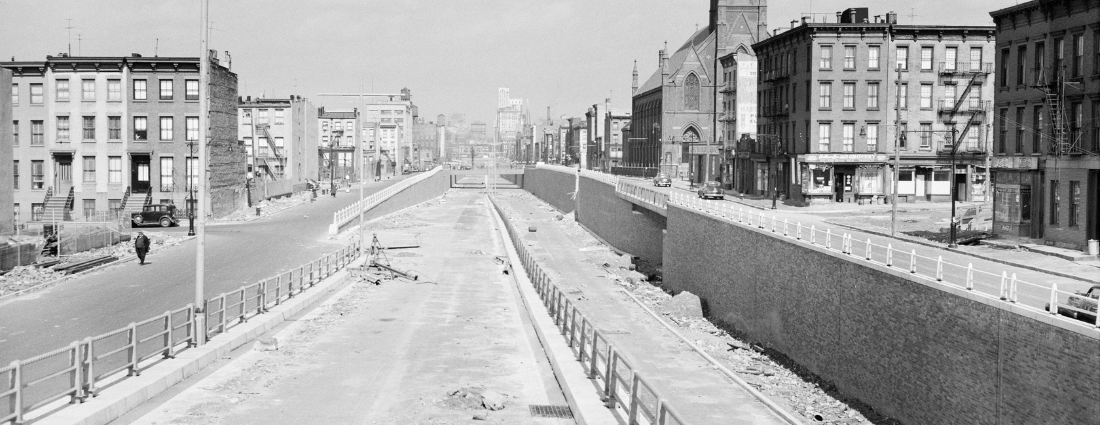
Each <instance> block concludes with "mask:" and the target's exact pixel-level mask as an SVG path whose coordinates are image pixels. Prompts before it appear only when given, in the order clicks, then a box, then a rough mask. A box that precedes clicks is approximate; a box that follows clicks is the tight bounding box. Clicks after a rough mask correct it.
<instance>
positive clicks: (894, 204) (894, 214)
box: [887, 26, 909, 236]
mask: <svg viewBox="0 0 1100 425" xmlns="http://www.w3.org/2000/svg"><path fill="white" fill-rule="evenodd" d="M889 31H891V35H890V38H891V41H892V40H893V32H892V31H893V27H892V26H891V28H890V30H889ZM889 45H893V42H891V43H890V44H889ZM887 52H889V49H887ZM896 54H897V53H895V55H896ZM887 60H889V59H887ZM895 68H896V70H897V75H896V76H895V80H894V86H895V88H894V181H893V186H894V190H893V193H891V194H890V236H895V234H896V233H897V229H898V178H900V176H901V170H900V169H899V167H901V138H902V137H904V136H903V135H902V132H901V103H900V102H901V99H902V97H901V66H900V65H897V64H896V63H895ZM905 98H906V99H908V98H909V97H908V96H906V97H905Z"/></svg>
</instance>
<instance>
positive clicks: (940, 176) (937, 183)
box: [932, 169, 951, 195]
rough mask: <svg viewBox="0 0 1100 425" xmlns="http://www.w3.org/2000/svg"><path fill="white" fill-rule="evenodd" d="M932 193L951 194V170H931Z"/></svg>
mask: <svg viewBox="0 0 1100 425" xmlns="http://www.w3.org/2000/svg"><path fill="white" fill-rule="evenodd" d="M932 194H933V195H950V194H951V170H947V169H936V170H933V171H932Z"/></svg>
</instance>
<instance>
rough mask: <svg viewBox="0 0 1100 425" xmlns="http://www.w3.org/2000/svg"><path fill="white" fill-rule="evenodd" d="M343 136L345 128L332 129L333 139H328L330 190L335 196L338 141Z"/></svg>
mask: <svg viewBox="0 0 1100 425" xmlns="http://www.w3.org/2000/svg"><path fill="white" fill-rule="evenodd" d="M343 137H344V131H343V130H332V139H329V141H328V170H329V171H328V181H329V189H328V191H329V194H331V195H332V197H333V198H335V197H336V141H337V140H340V138H343Z"/></svg>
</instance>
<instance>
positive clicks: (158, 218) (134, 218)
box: [130, 204, 180, 227]
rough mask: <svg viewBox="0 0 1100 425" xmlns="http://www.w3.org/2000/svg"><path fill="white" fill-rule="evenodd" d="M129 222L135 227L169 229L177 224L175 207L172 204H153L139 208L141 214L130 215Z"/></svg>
mask: <svg viewBox="0 0 1100 425" xmlns="http://www.w3.org/2000/svg"><path fill="white" fill-rule="evenodd" d="M130 221H131V222H132V223H133V224H134V226H135V227H137V226H158V225H159V226H160V227H169V226H173V225H178V224H179V222H180V221H179V219H177V218H176V206H175V205H172V204H153V205H145V206H142V207H141V212H136V213H132V214H130Z"/></svg>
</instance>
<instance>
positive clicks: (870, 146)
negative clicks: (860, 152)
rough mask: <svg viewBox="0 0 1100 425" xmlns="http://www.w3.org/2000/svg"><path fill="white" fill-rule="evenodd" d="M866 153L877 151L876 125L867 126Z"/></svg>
mask: <svg viewBox="0 0 1100 425" xmlns="http://www.w3.org/2000/svg"><path fill="white" fill-rule="evenodd" d="M867 151H868V152H877V151H878V124H867Z"/></svg>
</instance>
